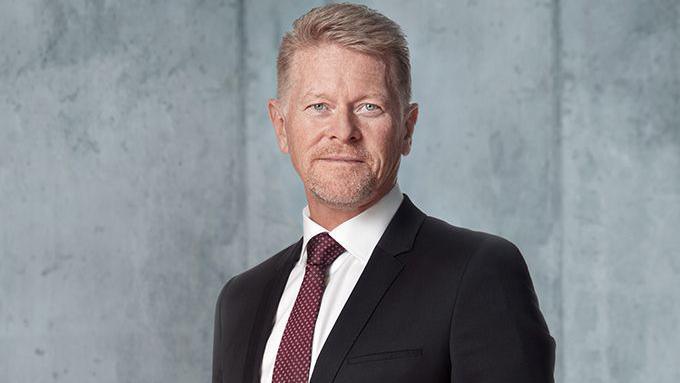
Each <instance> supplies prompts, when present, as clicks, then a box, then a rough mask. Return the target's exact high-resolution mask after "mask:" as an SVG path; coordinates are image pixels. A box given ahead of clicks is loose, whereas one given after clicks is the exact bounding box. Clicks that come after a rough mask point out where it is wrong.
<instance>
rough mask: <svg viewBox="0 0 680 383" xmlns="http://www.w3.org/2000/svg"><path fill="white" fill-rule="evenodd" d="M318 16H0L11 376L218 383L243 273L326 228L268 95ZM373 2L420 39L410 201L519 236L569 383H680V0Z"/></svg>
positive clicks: (26, 7)
mask: <svg viewBox="0 0 680 383" xmlns="http://www.w3.org/2000/svg"><path fill="white" fill-rule="evenodd" d="M318 4H319V3H317V2H305V1H299V2H296V3H295V4H292V5H291V4H286V5H282V4H281V3H280V2H276V1H271V0H268V1H264V0H253V1H247V2H246V1H242V0H241V1H234V2H224V1H210V0H208V1H198V0H196V1H175V0H168V1H164V2H133V1H129V0H124V1H104V0H101V1H55V0H42V1H40V0H14V1H12V0H10V1H6V2H3V3H2V4H0V381H1V382H47V381H65V382H90V381H92V382H188V381H191V382H194V381H195V382H199V381H209V376H210V363H211V347H212V346H211V343H212V338H211V337H212V320H213V308H214V300H215V298H216V295H217V293H218V291H219V289H220V287H221V286H222V284H223V283H224V282H225V281H226V280H227V279H228V278H229V276H231V275H233V274H236V273H238V272H240V271H242V270H245V269H246V268H248V267H250V266H252V265H255V264H256V263H258V262H260V261H261V260H263V259H265V258H267V257H268V256H270V255H271V254H273V253H274V252H275V251H276V250H278V249H280V248H282V247H284V246H286V245H287V244H289V243H291V242H293V241H295V240H296V239H297V238H298V236H299V235H300V233H301V227H300V210H301V208H302V207H303V206H304V203H305V202H304V197H303V195H302V188H301V186H300V184H299V181H298V180H297V178H296V174H295V173H294V171H293V170H292V168H291V166H290V163H289V161H288V159H287V158H286V157H285V156H283V155H282V154H280V153H279V152H278V149H277V147H276V143H275V140H274V135H273V132H272V129H271V127H270V124H269V122H268V119H267V116H266V108H265V105H266V100H267V98H269V97H271V96H272V95H273V94H274V89H275V86H274V85H275V70H274V60H275V56H276V49H277V47H278V43H279V39H280V37H281V35H282V33H283V32H284V31H286V30H288V29H289V28H290V24H291V22H292V20H294V19H295V18H296V17H297V16H299V15H300V14H302V13H304V12H305V11H306V10H308V9H309V8H310V7H312V6H315V5H318ZM367 4H369V5H370V6H373V7H375V8H377V9H379V10H381V11H383V12H384V13H385V14H387V15H388V16H390V17H392V18H393V19H395V20H396V21H397V22H399V23H400V24H401V25H402V26H403V27H404V30H405V31H406V33H407V35H408V38H409V41H410V44H411V50H412V60H413V71H414V72H413V77H414V100H415V101H417V102H419V103H420V106H421V117H420V120H419V123H418V125H417V127H416V134H415V137H414V145H415V146H414V148H413V152H412V153H411V155H410V156H409V157H407V158H406V159H405V160H404V162H403V164H402V171H401V175H400V185H401V187H402V189H403V190H404V191H405V192H406V193H407V194H409V196H410V197H411V198H412V199H413V200H414V201H415V202H416V204H418V205H419V206H420V207H421V208H422V209H423V210H425V211H426V212H428V213H430V214H432V215H435V216H439V217H441V218H444V219H446V220H448V221H450V222H452V223H454V224H457V225H462V226H467V227H472V228H476V229H481V230H485V231H490V232H495V233H499V234H501V235H503V236H505V237H507V238H509V239H511V240H512V241H514V242H515V243H517V244H518V245H519V247H520V248H521V249H522V251H523V253H524V255H525V258H526V259H527V262H528V264H529V268H530V270H531V273H532V276H533V279H534V283H535V285H536V289H537V290H538V293H539V299H540V303H541V307H542V309H543V311H544V313H545V315H546V319H547V321H548V325H549V327H550V329H551V332H552V333H553V334H554V336H555V337H556V338H557V341H558V355H557V356H558V361H557V362H558V366H557V372H556V376H557V378H558V381H560V382H574V383H581V382H647V381H654V382H676V381H678V380H680V371H679V370H678V369H677V368H676V367H675V366H674V362H675V361H676V360H677V359H678V358H680V348H678V346H677V345H678V344H680V331H679V327H680V307H679V306H678V305H677V304H676V303H675V302H676V301H678V300H679V299H680V250H678V249H680V236H678V235H677V231H678V229H677V227H679V226H680V30H679V29H678V28H679V24H680V3H678V2H676V1H673V0H667V1H663V0H654V1H647V2H636V1H633V0H624V1H613V0H609V1H599V2H591V1H586V0H572V1H568V2H567V1H565V2H561V1H557V0H554V1H514V2H504V1H489V2H483V1H456V2H450V1H448V2H444V1H439V2H437V1H428V2H426V3H416V2H412V1H405V0H400V1H375V2H370V3H367ZM261 232H265V233H267V235H266V236H265V237H264V240H262V239H261V238H262V237H260V236H259V235H258V234H259V233H261ZM255 238H258V240H255Z"/></svg>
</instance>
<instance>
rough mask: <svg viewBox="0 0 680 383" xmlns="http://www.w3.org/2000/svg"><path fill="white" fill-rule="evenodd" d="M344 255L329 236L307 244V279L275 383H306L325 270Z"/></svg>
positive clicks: (279, 358)
mask: <svg viewBox="0 0 680 383" xmlns="http://www.w3.org/2000/svg"><path fill="white" fill-rule="evenodd" d="M344 252H345V249H344V248H343V247H342V246H340V244H339V243H337V242H335V240H334V239H333V238H331V236H330V235H328V233H320V234H317V235H315V236H314V237H312V238H311V239H310V240H309V242H307V266H306V268H305V277H304V278H303V279H302V286H301V287H300V291H299V292H298V295H297V298H296V299H295V304H294V305H293V311H292V312H291V313H290V317H289V318H288V323H286V329H285V330H284V331H283V338H281V344H280V345H279V350H278V352H277V353H276V362H274V375H273V377H272V383H307V380H308V379H309V365H310V363H311V356H312V339H313V336H314V324H315V323H316V317H317V316H318V315H319V305H320V304H321V297H322V296H323V291H324V289H325V288H326V270H327V269H328V267H329V266H330V265H331V263H333V261H335V259H336V258H337V257H338V256H339V255H340V254H342V253H344Z"/></svg>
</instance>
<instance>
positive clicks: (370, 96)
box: [302, 90, 389, 101]
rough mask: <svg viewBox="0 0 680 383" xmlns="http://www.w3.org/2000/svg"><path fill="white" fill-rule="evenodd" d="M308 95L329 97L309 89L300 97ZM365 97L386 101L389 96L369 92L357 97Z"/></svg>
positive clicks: (307, 96)
mask: <svg viewBox="0 0 680 383" xmlns="http://www.w3.org/2000/svg"><path fill="white" fill-rule="evenodd" d="M310 97H311V98H325V99H330V97H328V95H327V94H325V93H323V92H316V91H313V90H311V91H309V92H307V93H305V94H304V95H303V96H302V99H307V98H310ZM366 98H377V99H380V100H382V101H387V100H389V97H387V95H385V94H382V93H369V94H366V95H364V96H362V97H359V99H366Z"/></svg>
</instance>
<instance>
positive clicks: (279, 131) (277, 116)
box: [267, 98, 288, 153]
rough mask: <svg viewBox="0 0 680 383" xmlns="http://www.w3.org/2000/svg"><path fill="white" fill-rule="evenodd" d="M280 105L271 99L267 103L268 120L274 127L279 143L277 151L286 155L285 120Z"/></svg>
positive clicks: (279, 102)
mask: <svg viewBox="0 0 680 383" xmlns="http://www.w3.org/2000/svg"><path fill="white" fill-rule="evenodd" d="M282 106H283V105H282V104H281V101H280V100H277V99H275V98H272V99H270V100H269V102H268V103H267V108H268V109H269V119H270V120H272V125H273V126H274V133H276V139H277V141H278V143H279V149H280V150H281V151H282V152H283V153H288V137H287V136H286V119H285V117H284V114H283V110H282Z"/></svg>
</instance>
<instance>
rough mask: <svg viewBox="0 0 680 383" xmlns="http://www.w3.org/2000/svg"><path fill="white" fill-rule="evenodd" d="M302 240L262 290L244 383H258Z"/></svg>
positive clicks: (296, 244) (288, 254)
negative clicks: (277, 312)
mask: <svg viewBox="0 0 680 383" xmlns="http://www.w3.org/2000/svg"><path fill="white" fill-rule="evenodd" d="M301 249H302V238H300V240H299V241H298V242H297V243H295V244H294V245H292V246H291V247H290V248H289V250H288V251H287V252H286V254H285V255H284V256H283V257H281V259H280V261H279V263H278V265H277V267H276V269H275V272H274V274H273V275H272V276H271V278H270V280H269V282H268V283H267V286H266V287H265V289H264V292H263V294H262V298H261V299H260V305H259V307H258V309H257V312H256V314H255V317H254V319H253V321H254V322H253V329H252V331H251V332H250V342H249V344H248V350H247V351H246V365H245V368H244V376H243V381H244V382H252V383H259V382H260V369H261V367H262V356H263V354H264V348H265V346H266V345H267V339H268V338H269V334H270V333H271V331H272V328H273V327H274V317H275V315H276V309H277V308H278V305H279V300H280V299H281V295H282V294H283V289H284V288H285V287H286V281H287V280H288V275H290V272H291V270H292V269H293V266H295V262H297V260H298V259H300V250H301Z"/></svg>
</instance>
